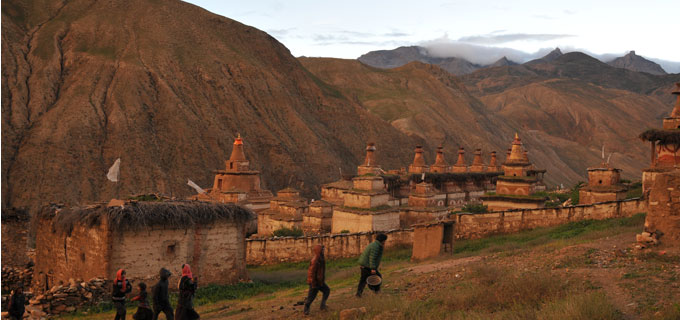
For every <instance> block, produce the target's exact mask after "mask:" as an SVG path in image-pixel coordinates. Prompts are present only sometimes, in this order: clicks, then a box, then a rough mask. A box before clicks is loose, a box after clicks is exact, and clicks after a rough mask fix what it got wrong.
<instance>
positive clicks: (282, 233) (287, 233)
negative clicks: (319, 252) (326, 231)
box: [274, 227, 305, 237]
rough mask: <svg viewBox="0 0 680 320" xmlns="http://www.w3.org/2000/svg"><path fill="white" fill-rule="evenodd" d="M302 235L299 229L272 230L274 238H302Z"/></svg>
mask: <svg viewBox="0 0 680 320" xmlns="http://www.w3.org/2000/svg"><path fill="white" fill-rule="evenodd" d="M304 235H305V234H304V232H302V229H299V228H293V229H288V228H286V227H283V228H281V229H278V230H274V236H275V237H302V236H304Z"/></svg>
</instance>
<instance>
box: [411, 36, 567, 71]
mask: <svg viewBox="0 0 680 320" xmlns="http://www.w3.org/2000/svg"><path fill="white" fill-rule="evenodd" d="M419 45H420V46H422V47H424V48H425V49H426V50H427V53H428V55H430V56H432V57H438V58H448V57H456V58H463V59H465V60H467V61H470V62H472V63H476V64H482V65H486V64H491V63H494V62H496V61H497V60H498V59H500V58H502V57H507V58H508V59H509V60H510V61H514V62H517V63H524V62H527V61H529V60H533V59H537V58H540V57H543V56H545V55H546V54H548V53H549V52H550V51H552V50H553V49H555V48H543V49H539V50H537V51H536V52H533V53H527V52H524V51H520V50H517V49H512V48H506V47H495V46H487V45H479V44H474V43H467V42H462V41H460V39H459V40H451V39H449V38H448V36H446V35H445V36H444V37H442V38H439V39H435V40H431V41H425V42H422V43H420V44H419Z"/></svg>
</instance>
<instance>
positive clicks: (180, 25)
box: [2, 0, 418, 209]
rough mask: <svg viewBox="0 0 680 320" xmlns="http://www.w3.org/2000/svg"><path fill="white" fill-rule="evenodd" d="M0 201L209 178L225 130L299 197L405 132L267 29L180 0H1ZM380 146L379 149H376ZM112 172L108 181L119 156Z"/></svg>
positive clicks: (166, 187) (122, 192)
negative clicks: (321, 75) (117, 166)
mask: <svg viewBox="0 0 680 320" xmlns="http://www.w3.org/2000/svg"><path fill="white" fill-rule="evenodd" d="M2 19H3V23H2V128H3V130H2V205H3V207H10V206H16V207H28V208H32V209H34V208H36V207H37V206H40V205H42V204H45V203H49V202H66V203H71V204H76V203H87V202H90V201H98V200H108V199H110V198H111V197H115V196H120V197H123V196H127V195H130V194H134V193H139V192H161V193H164V194H168V195H175V196H186V195H190V194H191V193H192V191H193V190H192V189H191V188H190V187H188V186H187V185H186V181H187V179H192V180H194V181H196V182H197V183H198V184H199V185H202V186H210V185H211V184H212V179H213V174H212V173H211V170H213V169H218V168H223V166H224V160H225V159H226V158H227V157H228V156H229V153H230V152H231V145H232V142H233V138H234V137H235V135H236V133H237V132H238V133H240V134H241V135H242V136H243V137H244V140H245V143H246V153H247V156H248V157H249V158H250V160H251V163H252V164H253V166H254V167H255V168H256V169H259V170H262V172H263V182H264V183H265V186H266V187H268V188H271V189H273V190H278V189H281V188H283V187H285V186H287V185H288V183H289V181H291V176H294V177H296V178H295V179H292V183H291V184H292V185H293V186H296V187H302V188H303V189H305V190H306V191H307V194H313V193H314V192H315V190H316V189H315V188H314V187H315V186H316V185H318V184H320V183H324V182H328V181H332V180H334V179H337V178H338V176H339V174H338V171H339V170H338V168H340V167H341V168H342V169H343V171H345V172H350V171H351V170H352V169H353V167H354V166H355V165H356V164H357V163H359V162H360V161H361V160H362V157H363V148H364V146H365V142H367V141H375V142H376V143H377V145H378V148H379V151H380V152H379V153H378V156H379V157H380V161H383V163H384V164H385V165H387V166H398V165H399V164H401V163H404V162H406V161H408V160H409V158H410V157H411V151H410V150H408V149H410V147H409V148H408V149H402V148H401V146H402V145H407V146H411V145H414V144H416V143H418V139H415V138H412V137H409V136H407V135H405V134H403V133H401V132H400V131H398V130H397V129H395V128H394V127H392V126H390V125H389V124H388V123H386V122H384V121H382V120H381V119H380V118H379V117H377V116H375V115H373V114H371V113H369V112H367V111H366V110H365V109H363V108H362V107H361V106H360V105H358V104H356V103H355V102H353V101H351V100H348V99H346V98H345V97H344V96H343V94H342V93H340V92H338V91H337V90H335V89H334V88H333V87H331V86H329V85H327V84H326V83H324V82H323V81H321V80H319V79H318V78H316V77H315V76H313V75H312V74H310V73H309V72H308V71H306V70H305V69H304V68H303V67H302V66H301V65H300V63H299V62H298V61H297V60H296V59H295V58H294V57H292V56H291V54H290V52H289V51H288V50H287V49H286V48H285V47H284V46H283V45H282V44H280V43H279V42H277V41H276V40H275V39H274V38H272V37H270V36H269V35H267V34H265V33H264V32H261V31H259V30H257V29H255V28H252V27H249V26H246V25H243V24H241V23H238V22H236V21H233V20H230V19H227V18H224V17H221V16H217V15H214V14H212V13H209V12H207V11H205V10H203V9H201V8H198V7H196V6H193V5H190V4H187V3H183V2H180V1H161V2H156V1H150V0H134V1H123V2H118V1H114V2H101V1H99V2H98V1H89V0H76V1H68V2H58V1H57V2H49V1H44V3H43V2H34V1H23V2H22V1H3V2H2ZM387 155H389V156H387ZM118 157H120V158H121V159H122V160H121V163H122V164H121V177H120V182H119V183H112V182H109V181H108V180H107V179H106V177H105V176H106V172H107V170H108V168H109V166H111V164H113V162H114V160H115V159H116V158H118Z"/></svg>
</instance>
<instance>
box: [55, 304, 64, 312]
mask: <svg viewBox="0 0 680 320" xmlns="http://www.w3.org/2000/svg"><path fill="white" fill-rule="evenodd" d="M53 310H55V311H59V312H61V311H64V310H66V306H65V305H63V304H60V305H58V306H56V307H54V308H53Z"/></svg>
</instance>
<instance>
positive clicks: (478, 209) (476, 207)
mask: <svg viewBox="0 0 680 320" xmlns="http://www.w3.org/2000/svg"><path fill="white" fill-rule="evenodd" d="M460 212H469V213H487V212H489V207H488V206H485V205H483V204H466V205H465V206H464V207H463V209H461V210H460Z"/></svg>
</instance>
